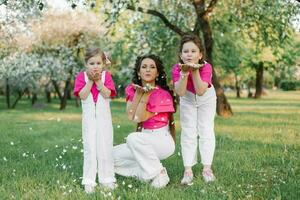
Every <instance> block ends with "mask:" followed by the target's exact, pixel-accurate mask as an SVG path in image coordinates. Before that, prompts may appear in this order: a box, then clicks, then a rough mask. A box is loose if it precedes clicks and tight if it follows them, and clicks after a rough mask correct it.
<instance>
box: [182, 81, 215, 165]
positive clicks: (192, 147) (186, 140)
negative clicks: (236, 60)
mask: <svg viewBox="0 0 300 200" xmlns="http://www.w3.org/2000/svg"><path fill="white" fill-rule="evenodd" d="M215 114H216V93H215V89H214V87H210V88H208V89H207V90H206V92H205V93H204V94H203V95H202V96H198V95H195V94H193V93H191V92H188V91H187V92H186V94H185V95H184V96H183V97H180V124H181V150H182V158H183V164H184V166H185V167H192V166H193V165H195V164H196V163H197V146H198V137H199V151H200V156H201V163H202V164H203V165H211V164H212V161H213V156H214V151H215V133H214V118H215Z"/></svg>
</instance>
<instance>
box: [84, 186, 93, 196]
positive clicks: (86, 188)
mask: <svg viewBox="0 0 300 200" xmlns="http://www.w3.org/2000/svg"><path fill="white" fill-rule="evenodd" d="M84 191H85V192H86V193H87V194H91V193H93V192H95V186H93V185H84Z"/></svg>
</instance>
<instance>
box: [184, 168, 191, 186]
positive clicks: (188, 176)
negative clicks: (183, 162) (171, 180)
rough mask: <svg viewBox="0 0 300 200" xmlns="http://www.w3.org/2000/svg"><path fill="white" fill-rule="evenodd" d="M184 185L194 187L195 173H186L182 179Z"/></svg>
mask: <svg viewBox="0 0 300 200" xmlns="http://www.w3.org/2000/svg"><path fill="white" fill-rule="evenodd" d="M181 184H182V185H192V184H193V172H192V171H187V172H184V174H183V178H182V179H181Z"/></svg>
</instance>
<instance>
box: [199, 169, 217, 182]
mask: <svg viewBox="0 0 300 200" xmlns="http://www.w3.org/2000/svg"><path fill="white" fill-rule="evenodd" d="M202 176H203V179H204V181H205V182H206V183H209V182H213V181H215V180H216V177H215V175H214V174H213V172H212V170H211V169H210V170H204V171H203V172H202Z"/></svg>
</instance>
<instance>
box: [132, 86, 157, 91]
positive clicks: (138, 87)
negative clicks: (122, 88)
mask: <svg viewBox="0 0 300 200" xmlns="http://www.w3.org/2000/svg"><path fill="white" fill-rule="evenodd" d="M132 86H133V87H134V89H135V90H136V91H137V92H139V93H148V92H150V91H152V90H154V89H157V87H154V86H152V85H150V84H146V85H145V86H144V87H142V86H139V85H137V84H132Z"/></svg>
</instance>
